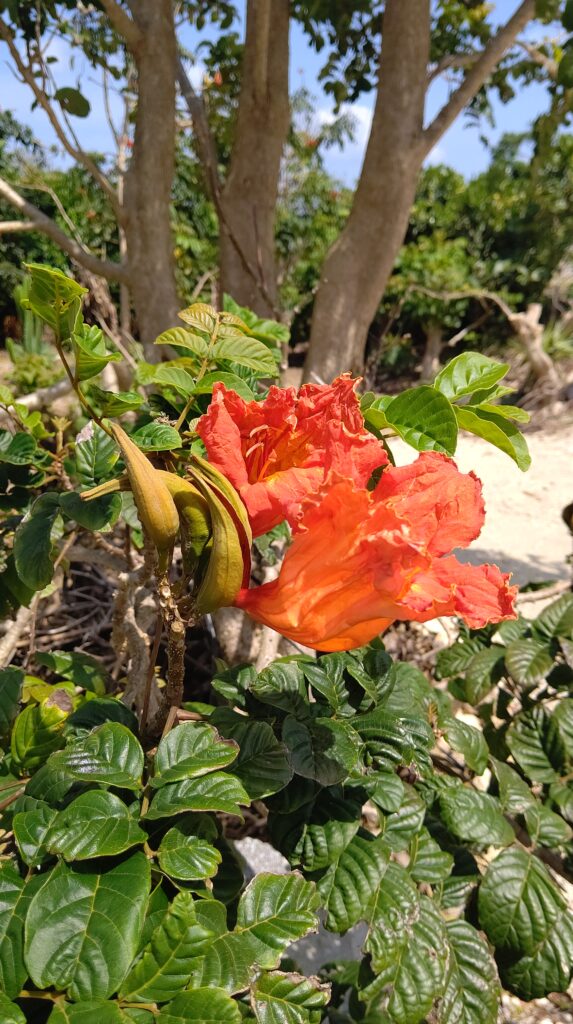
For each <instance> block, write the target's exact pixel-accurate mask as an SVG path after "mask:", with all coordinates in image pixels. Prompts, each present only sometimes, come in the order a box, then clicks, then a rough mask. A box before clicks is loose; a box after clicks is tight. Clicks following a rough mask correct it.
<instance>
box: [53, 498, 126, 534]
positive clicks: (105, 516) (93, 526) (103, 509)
mask: <svg viewBox="0 0 573 1024" xmlns="http://www.w3.org/2000/svg"><path fill="white" fill-rule="evenodd" d="M60 508H61V510H62V512H63V513H64V515H65V516H66V518H67V519H73V520H74V521H75V522H76V523H77V524H78V526H83V528H84V529H85V530H103V529H105V528H106V527H107V526H113V524H114V523H115V522H117V520H118V519H119V516H120V514H121V508H122V503H121V494H104V495H102V497H101V498H94V500H93V501H82V499H81V498H80V496H79V494H75V492H73V491H69V492H68V493H67V494H61V495H60Z"/></svg>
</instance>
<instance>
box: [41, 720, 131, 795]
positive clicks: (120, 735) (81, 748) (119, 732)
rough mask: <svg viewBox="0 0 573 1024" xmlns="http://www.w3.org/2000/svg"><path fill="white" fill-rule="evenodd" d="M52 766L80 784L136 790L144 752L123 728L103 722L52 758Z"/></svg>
mask: <svg viewBox="0 0 573 1024" xmlns="http://www.w3.org/2000/svg"><path fill="white" fill-rule="evenodd" d="M52 765H53V766H54V767H55V768H57V769H59V770H60V771H65V772H66V773H67V774H68V775H70V776H72V778H74V779H78V780H79V781H81V782H101V783H103V784H104V785H107V786H120V787H122V788H125V789H139V787H140V786H141V774H142V772H143V750H142V749H141V746H140V744H139V742H138V741H137V740H136V738H135V736H134V735H133V733H132V732H130V730H129V729H128V728H126V726H125V725H120V724H119V723H118V722H104V724H103V725H100V726H99V727H98V728H97V729H94V731H93V732H92V733H90V734H89V735H88V736H86V737H85V738H84V739H80V740H77V741H76V742H75V743H72V744H70V746H68V747H66V749H65V750H62V751H60V752H59V753H58V754H57V756H55V757H54V758H52Z"/></svg>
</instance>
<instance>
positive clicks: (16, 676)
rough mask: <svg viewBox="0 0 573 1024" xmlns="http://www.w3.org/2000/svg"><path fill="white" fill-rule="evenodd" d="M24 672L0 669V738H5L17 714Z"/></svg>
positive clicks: (17, 669)
mask: <svg viewBox="0 0 573 1024" xmlns="http://www.w3.org/2000/svg"><path fill="white" fill-rule="evenodd" d="M23 681H24V672H23V671H22V669H21V668H16V667H13V666H9V667H8V668H3V669H0V738H3V737H6V736H7V735H8V734H9V732H10V729H11V727H12V723H13V721H14V719H15V718H16V715H17V714H18V708H19V705H20V697H21V694H22V683H23Z"/></svg>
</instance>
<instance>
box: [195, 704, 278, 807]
mask: <svg viewBox="0 0 573 1024" xmlns="http://www.w3.org/2000/svg"><path fill="white" fill-rule="evenodd" d="M212 721H213V723H214V725H216V726H217V727H218V728H219V729H221V731H222V732H223V734H224V735H225V736H227V737H229V738H230V739H232V740H234V741H235V743H238V745H239V755H238V758H237V760H236V761H235V763H234V764H233V775H234V776H235V777H236V778H237V779H239V782H242V784H243V786H244V787H245V789H246V790H247V793H248V794H249V796H250V798H251V800H261V799H262V798H263V797H265V796H269V795H270V794H271V793H277V792H278V791H279V790H280V789H283V787H284V786H286V785H287V783H289V782H290V780H291V779H292V776H293V769H292V766H291V764H290V762H289V760H288V757H287V751H286V747H285V746H284V744H283V743H280V742H279V741H278V740H277V738H276V736H275V734H274V732H273V729H272V727H271V726H270V725H268V723H267V722H255V721H252V720H250V719H246V718H244V717H243V716H241V715H236V714H234V713H233V712H232V711H231V710H230V709H228V708H219V709H217V710H216V711H214V712H213V715H212Z"/></svg>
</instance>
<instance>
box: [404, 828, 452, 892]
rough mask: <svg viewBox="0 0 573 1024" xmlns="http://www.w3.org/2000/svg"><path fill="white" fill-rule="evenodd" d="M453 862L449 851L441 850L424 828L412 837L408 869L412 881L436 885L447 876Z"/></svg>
mask: <svg viewBox="0 0 573 1024" xmlns="http://www.w3.org/2000/svg"><path fill="white" fill-rule="evenodd" d="M453 863H454V858H453V857H452V855H451V853H446V852H445V851H444V850H441V849H440V847H439V846H438V844H437V843H436V841H435V840H434V839H432V837H431V835H430V833H429V832H428V830H427V829H426V828H423V829H422V830H421V831H420V832H419V833H418V834H417V835H415V836H414V837H413V838H412V840H411V842H410V863H409V865H408V871H409V872H410V874H411V876H412V878H413V879H414V881H416V882H427V883H428V885H437V884H438V883H439V882H443V881H444V879H446V878H447V877H448V875H449V874H450V872H451V870H452V867H453Z"/></svg>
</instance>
